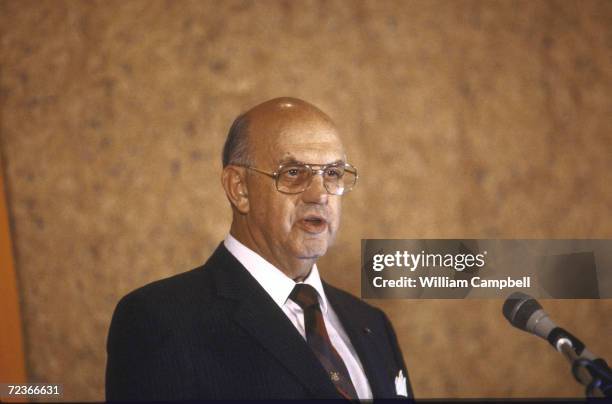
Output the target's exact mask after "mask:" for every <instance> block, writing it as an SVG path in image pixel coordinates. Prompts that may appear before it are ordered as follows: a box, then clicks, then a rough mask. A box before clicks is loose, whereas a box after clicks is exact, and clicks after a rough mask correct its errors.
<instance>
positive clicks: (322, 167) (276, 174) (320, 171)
mask: <svg viewBox="0 0 612 404" xmlns="http://www.w3.org/2000/svg"><path fill="white" fill-rule="evenodd" d="M234 165H236V166H238V167H244V168H246V169H249V170H253V171H256V172H258V173H260V174H264V175H267V176H268V177H270V178H273V179H274V185H275V186H276V190H277V191H278V192H280V193H283V194H288V195H296V194H301V193H302V192H304V191H306V190H307V189H308V187H309V186H310V184H311V183H312V179H313V178H314V176H315V175H318V174H321V175H323V173H324V172H325V170H327V169H328V168H330V167H342V168H344V170H345V171H348V172H349V173H352V174H355V181H354V182H353V185H352V186H351V188H349V189H348V190H346V188H345V190H344V191H343V192H342V193H341V194H334V193H332V192H330V190H329V189H328V188H327V183H326V182H325V179H323V186H324V187H325V190H326V191H327V193H328V194H330V195H338V196H342V195H344V194H347V193H349V192H350V191H351V190H352V189H353V188H354V187H355V185H357V179H358V178H359V174H357V168H356V167H354V166H352V165H350V164H349V163H331V164H306V163H285V164H281V165H279V166H278V168H277V169H276V171H274V172H272V173H270V172H267V171H264V170H261V169H259V168H257V167H253V166H250V165H246V164H234ZM295 165H297V166H304V167H307V168H308V169H310V171H311V172H312V175H311V176H310V179H309V180H308V183H307V184H306V185H305V186H304V189H303V190H301V191H298V192H287V191H281V190H280V189H278V179H279V175H280V171H281V170H282V169H283V168H285V167H287V166H295ZM313 167H320V168H316V169H315V168H313Z"/></svg>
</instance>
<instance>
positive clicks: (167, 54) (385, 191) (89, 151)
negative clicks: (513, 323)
mask: <svg viewBox="0 0 612 404" xmlns="http://www.w3.org/2000/svg"><path fill="white" fill-rule="evenodd" d="M0 15H1V16H0V29H1V30H2V31H1V44H0V64H1V65H0V68H1V70H0V73H1V74H0V97H1V98H0V100H1V104H0V105H1V106H0V108H1V109H0V111H1V113H2V116H1V124H0V125H1V126H0V134H1V143H0V146H1V151H2V154H3V157H4V162H5V169H6V173H5V174H6V179H7V188H8V196H9V203H10V213H11V219H12V224H13V234H14V236H15V240H14V242H15V249H16V260H17V267H18V275H19V281H20V290H21V294H22V300H23V301H22V305H23V307H22V310H23V316H24V321H25V335H26V341H25V342H26V349H27V365H28V369H29V376H30V379H31V380H32V381H45V382H61V383H64V384H65V391H66V396H65V398H66V399H69V400H101V399H102V398H103V382H104V376H103V375H104V366H105V351H104V344H105V339H106V332H107V328H108V324H109V321H110V316H111V313H112V310H113V308H114V305H115V303H116V302H117V300H118V299H119V298H120V296H122V295H123V294H125V293H127V292H128V291H130V290H132V289H133V288H136V287H138V286H140V285H143V284H144V283H147V282H149V281H152V280H154V279H158V278H161V277H165V276H169V275H172V274H175V273H178V272H181V271H184V270H188V269H190V268H192V267H195V266H197V265H199V264H201V263H202V262H203V261H204V260H205V259H206V257H207V256H208V255H209V254H210V252H211V251H212V250H213V248H214V247H215V246H216V245H217V243H218V242H219V241H220V240H221V239H222V237H223V236H224V234H225V232H226V229H227V228H228V225H229V219H230V215H229V210H228V209H227V207H226V201H225V198H224V196H223V195H222V193H221V187H220V184H219V174H218V173H219V168H220V162H219V155H220V149H221V146H222V142H223V140H224V136H225V133H226V131H227V129H228V127H229V125H230V123H231V120H232V119H233V117H234V116H235V115H236V114H237V113H238V112H240V111H241V110H243V109H245V108H247V107H249V106H251V105H253V104H255V103H257V102H260V101H263V100H265V99H268V98H271V97H275V96H280V95H293V96H297V97H302V98H305V99H307V100H310V101H311V102H313V103H315V104H316V105H319V106H320V107H321V108H323V109H324V110H326V111H328V112H329V113H330V114H331V115H332V116H333V117H335V118H336V120H337V121H338V123H339V125H340V127H341V129H342V130H343V132H344V138H345V141H346V143H347V144H348V149H349V156H350V160H351V161H352V162H353V163H354V164H355V165H356V166H358V167H359V168H360V169H361V173H362V174H363V176H362V178H363V180H362V181H361V183H360V184H359V188H358V190H356V192H355V193H354V194H352V195H350V196H348V197H347V198H346V201H345V215H344V222H343V229H342V234H341V236H340V239H339V243H338V248H335V249H334V250H333V251H332V252H330V254H329V255H328V256H327V257H325V258H324V259H323V261H322V263H321V267H322V269H323V272H324V276H326V277H327V279H328V280H329V281H331V282H332V283H335V284H337V285H339V286H341V287H344V288H346V289H349V290H351V291H353V292H354V293H358V292H359V269H358V266H359V240H360V239H361V238H368V237H369V238H375V237H379V238H394V237H395V238H421V237H430V238H443V237H475V238H485V237H489V238H515V237H516V238H529V237H544V238H564V237H568V238H572V237H574V238H580V237H587V238H590V237H601V238H606V237H607V238H612V217H611V216H610V212H612V187H610V183H611V180H612V178H611V174H610V172H611V171H612V161H611V156H612V120H611V118H610V116H611V112H612V98H611V97H612V96H611V90H612V85H611V84H612V83H611V80H612V2H609V1H518V2H517V1H506V2H492V1H442V2H440V1H417V2H415V1H397V2H396V1H382V2H379V1H372V2H361V1H306V2H302V1H300V2H297V1H259V2H249V1H217V2H211V1H194V2H183V1H166V2H162V1H151V2H149V1H147V2H145V1H99V2H96V1H37V2H33V1H1V2H0ZM391 176H393V177H391ZM373 303H375V304H376V305H379V306H380V307H383V308H384V309H385V310H386V311H387V312H388V313H389V315H390V316H391V318H392V320H393V322H394V324H395V327H396V329H397V331H398V334H399V337H400V340H401V345H402V348H403V350H404V355H405V357H406V360H407V363H408V365H409V369H410V371H411V376H412V381H413V385H414V390H415V393H416V394H417V396H418V397H421V398H425V397H484V396H489V397H500V396H501V397H504V396H506V397H510V396H512V397H541V396H579V395H581V393H582V392H581V388H580V387H579V386H578V385H577V384H576V383H575V382H574V381H573V380H572V378H571V376H570V375H569V370H568V368H567V366H566V364H565V363H564V360H563V358H562V357H561V356H560V355H557V354H555V353H554V352H553V351H552V350H551V349H550V348H549V347H548V346H547V344H546V343H545V342H543V341H538V340H536V339H535V338H534V337H531V336H528V335H526V334H522V333H520V332H519V331H516V330H514V329H512V328H510V326H509V325H507V323H506V321H505V320H504V319H503V318H502V316H501V314H500V306H501V303H502V302H501V301H376V302H373ZM546 308H547V309H548V311H549V312H551V313H553V315H554V316H555V318H556V319H557V320H558V322H559V323H561V324H562V325H564V326H566V328H568V329H571V330H574V331H576V333H577V334H578V335H579V336H581V337H582V338H583V340H585V341H586V342H587V343H588V344H589V345H590V346H591V348H592V350H593V351H595V352H598V353H600V354H601V355H603V356H606V357H607V358H608V359H610V360H612V345H611V344H610V341H611V338H610V336H611V335H612V323H611V322H610V318H612V301H565V302H562V301H549V302H546ZM606 323H607V324H606Z"/></svg>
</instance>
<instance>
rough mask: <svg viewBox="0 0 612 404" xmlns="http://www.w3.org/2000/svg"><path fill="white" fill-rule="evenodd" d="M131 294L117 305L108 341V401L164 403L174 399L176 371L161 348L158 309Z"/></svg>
mask: <svg viewBox="0 0 612 404" xmlns="http://www.w3.org/2000/svg"><path fill="white" fill-rule="evenodd" d="M140 300H141V299H139V296H138V295H134V294H130V295H127V296H126V297H124V298H123V299H121V301H120V302H119V303H118V304H117V307H116V309H115V312H114V314H113V319H112V321H111V325H110V329H109V334H108V340H107V364H106V400H107V401H141V400H163V399H164V398H165V397H170V396H171V393H172V392H170V391H168V390H169V389H170V386H172V385H173V384H172V380H171V378H172V377H173V373H174V372H172V369H167V368H166V366H164V363H168V362H167V358H164V353H163V350H162V349H161V345H162V342H163V341H162V337H161V330H162V328H161V324H159V320H157V319H156V316H155V315H154V314H155V310H154V309H152V308H151V307H148V306H147V305H145V304H143V303H142V302H141V301H140Z"/></svg>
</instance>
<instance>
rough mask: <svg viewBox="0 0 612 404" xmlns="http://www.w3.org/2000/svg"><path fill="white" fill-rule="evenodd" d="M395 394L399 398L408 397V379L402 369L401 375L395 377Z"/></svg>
mask: <svg viewBox="0 0 612 404" xmlns="http://www.w3.org/2000/svg"><path fill="white" fill-rule="evenodd" d="M395 394H397V395H398V396H404V397H408V388H407V387H406V378H405V377H404V373H403V372H402V370H401V369H400V371H399V373H398V374H397V376H396V377H395Z"/></svg>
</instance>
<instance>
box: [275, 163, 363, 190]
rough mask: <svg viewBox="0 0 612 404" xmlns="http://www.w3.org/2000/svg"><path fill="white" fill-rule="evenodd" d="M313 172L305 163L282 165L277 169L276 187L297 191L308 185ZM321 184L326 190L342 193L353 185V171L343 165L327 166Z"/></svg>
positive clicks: (304, 188) (354, 179)
mask: <svg viewBox="0 0 612 404" xmlns="http://www.w3.org/2000/svg"><path fill="white" fill-rule="evenodd" d="M313 175H314V172H313V170H312V168H311V167H309V166H307V165H301V164H294V165H288V166H284V167H282V168H281V169H280V170H279V171H278V177H277V179H276V187H277V189H278V190H279V191H281V192H286V193H299V192H303V191H305V190H306V188H308V186H309V185H310V181H311V180H312V177H313ZM322 175H323V184H324V186H325V189H326V190H327V192H329V193H330V194H333V195H342V194H344V193H346V192H348V191H350V190H351V188H352V187H353V186H354V185H355V181H356V179H357V178H356V176H355V173H353V172H351V171H349V170H346V169H345V168H344V166H328V167H324V168H323V173H322Z"/></svg>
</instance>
